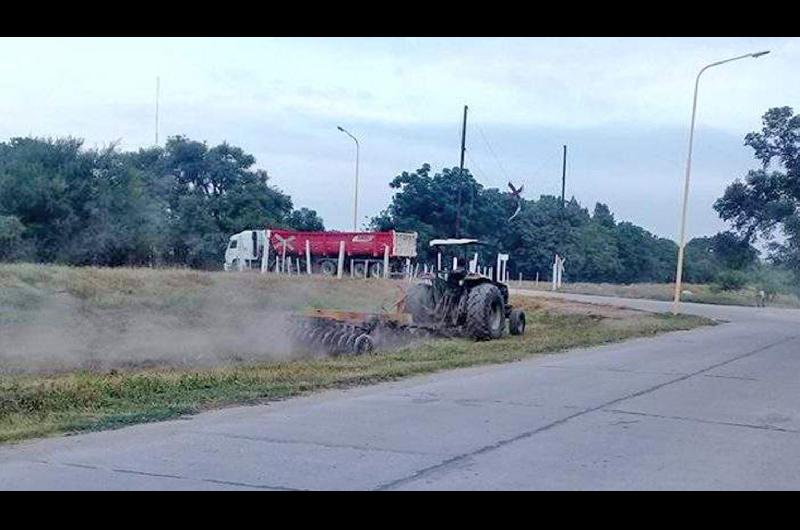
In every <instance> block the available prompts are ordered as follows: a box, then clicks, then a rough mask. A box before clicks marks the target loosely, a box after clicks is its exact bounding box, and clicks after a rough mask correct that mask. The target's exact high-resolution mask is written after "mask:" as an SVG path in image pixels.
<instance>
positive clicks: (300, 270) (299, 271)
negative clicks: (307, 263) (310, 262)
mask: <svg viewBox="0 0 800 530" xmlns="http://www.w3.org/2000/svg"><path fill="white" fill-rule="evenodd" d="M302 273H303V269H301V268H300V258H299V257H298V258H297V275H298V276H300V275H301V274H302Z"/></svg>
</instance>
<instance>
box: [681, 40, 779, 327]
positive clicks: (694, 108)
mask: <svg viewBox="0 0 800 530" xmlns="http://www.w3.org/2000/svg"><path fill="white" fill-rule="evenodd" d="M768 53H769V50H767V51H763V52H757V53H748V54H745V55H740V56H738V57H732V58H730V59H725V60H724V61H717V62H715V63H711V64H708V65H706V66H704V67H703V68H702V69H701V70H700V72H698V74H697V78H696V79H695V82H694V100H693V102H692V122H691V125H690V126H689V154H688V156H687V157H686V179H685V181H684V184H683V210H682V212H681V237H680V242H679V245H678V266H677V270H676V271H675V295H674V297H673V301H672V314H673V315H677V314H678V306H679V304H680V301H681V278H682V277H683V254H684V247H685V246H686V207H687V203H688V202H689V176H690V175H691V171H692V144H693V141H694V122H695V116H696V115H697V89H698V88H699V86H700V76H701V75H703V72H705V71H706V70H708V69H709V68H711V67H713V66H719V65H721V64H725V63H729V62H731V61H738V60H739V59H746V58H748V57H752V58H757V57H761V56H762V55H766V54H768Z"/></svg>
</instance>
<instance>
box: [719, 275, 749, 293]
mask: <svg viewBox="0 0 800 530" xmlns="http://www.w3.org/2000/svg"><path fill="white" fill-rule="evenodd" d="M714 283H715V284H716V287H717V288H718V289H719V290H720V291H738V290H739V289H742V288H744V286H745V285H747V276H746V275H745V273H743V272H741V271H735V270H725V271H722V272H720V273H719V274H717V278H716V280H715V282H714Z"/></svg>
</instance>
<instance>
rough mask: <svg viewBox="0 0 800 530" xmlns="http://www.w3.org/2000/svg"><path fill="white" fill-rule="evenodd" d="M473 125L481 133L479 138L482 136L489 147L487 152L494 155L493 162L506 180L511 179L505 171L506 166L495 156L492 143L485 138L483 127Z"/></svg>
mask: <svg viewBox="0 0 800 530" xmlns="http://www.w3.org/2000/svg"><path fill="white" fill-rule="evenodd" d="M475 127H477V128H478V132H479V133H480V134H481V138H483V141H484V142H485V143H486V147H488V148H489V152H490V153H491V154H492V157H494V160H495V162H497V166H498V167H499V168H500V171H501V172H502V173H503V175H504V176H505V178H507V179H508V180H511V178H510V177H509V173H508V171H506V168H505V167H504V166H503V163H502V162H500V158H499V157H498V156H497V153H495V152H494V149H493V148H492V145H491V144H490V143H489V140H488V139H487V138H486V134H485V133H484V132H483V127H481V126H480V125H478V124H477V123H476V124H475Z"/></svg>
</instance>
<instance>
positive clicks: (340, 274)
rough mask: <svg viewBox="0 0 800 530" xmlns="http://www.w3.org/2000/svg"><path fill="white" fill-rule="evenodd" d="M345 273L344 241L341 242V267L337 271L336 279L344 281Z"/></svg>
mask: <svg viewBox="0 0 800 530" xmlns="http://www.w3.org/2000/svg"><path fill="white" fill-rule="evenodd" d="M343 273H344V241H339V267H338V269H337V270H336V277H337V278H339V279H340V280H341V279H342V274H343Z"/></svg>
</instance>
